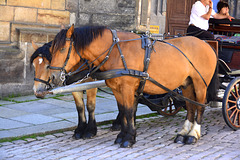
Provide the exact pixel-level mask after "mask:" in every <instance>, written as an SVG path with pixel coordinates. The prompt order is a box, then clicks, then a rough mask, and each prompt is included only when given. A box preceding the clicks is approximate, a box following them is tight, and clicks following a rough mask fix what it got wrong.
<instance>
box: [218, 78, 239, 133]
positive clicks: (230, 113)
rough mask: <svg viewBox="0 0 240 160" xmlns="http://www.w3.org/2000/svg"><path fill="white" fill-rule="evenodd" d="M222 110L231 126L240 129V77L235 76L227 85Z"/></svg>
mask: <svg viewBox="0 0 240 160" xmlns="http://www.w3.org/2000/svg"><path fill="white" fill-rule="evenodd" d="M222 112H223V113H222V114H223V118H224V120H225V122H226V123H227V125H228V126H229V127H230V128H232V129H233V130H237V129H240V77H236V78H234V79H233V80H232V81H231V82H230V83H229V85H228V86H227V89H226V90H225V92H224V96H223V105H222Z"/></svg>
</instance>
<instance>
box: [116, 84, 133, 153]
mask: <svg viewBox="0 0 240 160" xmlns="http://www.w3.org/2000/svg"><path fill="white" fill-rule="evenodd" d="M128 89H129V88H128ZM113 93H114V95H115V97H116V100H117V102H118V108H119V112H120V115H122V116H121V120H122V121H121V131H120V133H119V134H118V136H117V138H116V140H115V143H119V144H120V146H121V147H123V148H127V147H131V146H132V145H133V144H134V143H136V128H135V117H136V111H137V99H136V98H135V97H134V91H133V92H132V94H131V92H130V91H129V90H126V91H125V92H123V93H122V94H120V93H118V92H114V91H113ZM131 95H132V96H131Z"/></svg>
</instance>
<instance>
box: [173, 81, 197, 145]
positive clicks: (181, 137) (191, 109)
mask: <svg viewBox="0 0 240 160" xmlns="http://www.w3.org/2000/svg"><path fill="white" fill-rule="evenodd" d="M193 91H194V90H193V85H192V84H191V85H189V86H188V87H187V88H186V89H183V88H182V93H183V96H185V97H188V98H189V99H192V100H195V94H194V92H193ZM186 109H187V116H186V120H185V122H184V125H183V128H182V130H181V131H180V132H179V133H178V134H177V137H176V138H175V139H174V142H175V143H181V144H185V143H186V138H187V135H188V134H189V132H190V131H191V129H192V127H193V123H194V116H195V111H196V107H195V106H194V105H192V104H191V103H189V102H188V101H186Z"/></svg>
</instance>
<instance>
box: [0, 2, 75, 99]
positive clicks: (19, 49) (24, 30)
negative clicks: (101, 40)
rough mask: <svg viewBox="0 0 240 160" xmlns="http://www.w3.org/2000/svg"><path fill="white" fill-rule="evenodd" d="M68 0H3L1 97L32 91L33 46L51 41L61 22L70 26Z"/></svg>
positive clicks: (0, 21) (0, 13) (0, 16)
mask: <svg viewBox="0 0 240 160" xmlns="http://www.w3.org/2000/svg"><path fill="white" fill-rule="evenodd" d="M66 3H67V2H66V0H0V57H1V59H0V98H1V97H6V96H9V95H26V94H31V93H33V91H32V86H33V77H34V76H33V71H32V70H30V64H29V59H30V56H31V55H32V53H33V52H34V49H33V48H32V45H31V42H32V41H34V42H36V43H37V44H38V45H39V46H41V45H43V44H44V43H46V42H49V41H51V40H52V39H53V38H54V36H55V35H56V34H57V33H58V32H59V28H60V25H61V24H63V25H65V26H68V25H69V24H70V23H75V22H74V21H73V22H71V18H70V17H71V13H70V11H68V10H67V9H66Z"/></svg>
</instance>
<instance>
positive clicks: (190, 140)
mask: <svg viewBox="0 0 240 160" xmlns="http://www.w3.org/2000/svg"><path fill="white" fill-rule="evenodd" d="M196 142H197V138H196V137H194V136H187V137H186V140H185V144H195V143H196Z"/></svg>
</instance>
